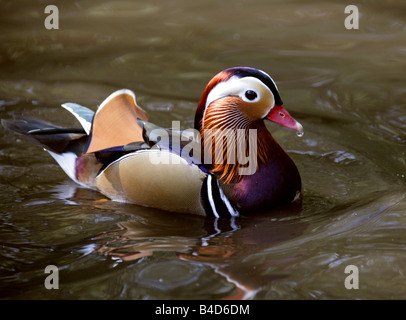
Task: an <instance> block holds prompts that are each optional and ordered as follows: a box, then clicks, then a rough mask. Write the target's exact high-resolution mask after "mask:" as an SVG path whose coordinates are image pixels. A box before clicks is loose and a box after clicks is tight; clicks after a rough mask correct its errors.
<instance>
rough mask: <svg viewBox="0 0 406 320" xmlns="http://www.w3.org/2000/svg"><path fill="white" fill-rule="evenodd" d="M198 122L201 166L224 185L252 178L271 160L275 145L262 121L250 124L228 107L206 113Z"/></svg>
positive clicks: (276, 145) (250, 122)
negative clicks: (202, 157)
mask: <svg viewBox="0 0 406 320" xmlns="http://www.w3.org/2000/svg"><path fill="white" fill-rule="evenodd" d="M202 119H204V121H203V120H202V121H201V122H200V129H199V132H200V135H201V139H202V154H203V155H204V160H203V163H204V166H205V167H206V168H207V169H209V170H210V171H211V172H212V173H214V174H216V176H217V177H218V179H219V180H221V181H222V182H223V183H224V184H230V183H238V182H240V181H241V179H243V178H244V177H245V176H250V175H253V174H255V173H256V172H257V171H258V170H259V168H260V167H262V166H266V165H267V163H268V162H269V161H270V160H271V158H272V152H273V149H274V148H275V147H276V148H277V147H278V144H277V143H276V141H275V140H274V139H273V137H272V135H271V133H270V132H269V131H268V129H267V128H266V126H265V123H264V122H263V120H260V121H250V120H249V119H247V118H243V117H242V116H241V115H240V114H239V112H238V111H237V110H233V108H230V106H227V108H224V110H222V109H221V108H218V107H217V108H216V113H214V114H213V113H206V115H205V117H203V118H202Z"/></svg>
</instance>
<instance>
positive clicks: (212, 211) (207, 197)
mask: <svg viewBox="0 0 406 320" xmlns="http://www.w3.org/2000/svg"><path fill="white" fill-rule="evenodd" d="M201 199H202V204H203V207H204V210H205V212H206V215H207V216H208V217H212V218H230V217H238V216H239V213H238V211H237V210H235V209H234V207H233V206H232V205H231V203H230V201H229V200H228V199H227V197H226V196H225V194H224V193H223V190H221V188H220V186H219V183H218V180H217V179H216V178H214V177H213V176H212V175H210V174H209V175H208V176H207V178H206V179H205V180H204V182H203V186H202V191H201Z"/></svg>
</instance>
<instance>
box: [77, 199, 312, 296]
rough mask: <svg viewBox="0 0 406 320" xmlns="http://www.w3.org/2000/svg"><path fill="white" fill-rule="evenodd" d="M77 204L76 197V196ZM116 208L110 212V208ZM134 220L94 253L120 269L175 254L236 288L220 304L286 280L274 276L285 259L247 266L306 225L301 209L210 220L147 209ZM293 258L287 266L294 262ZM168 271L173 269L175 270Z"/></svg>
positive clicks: (102, 239)
mask: <svg viewBox="0 0 406 320" xmlns="http://www.w3.org/2000/svg"><path fill="white" fill-rule="evenodd" d="M76 198H77V196H76ZM112 205H113V206H114V207H115V208H111V206H112ZM96 206H97V207H98V208H100V209H103V210H106V209H114V210H117V209H118V208H116V207H117V206H118V207H120V208H119V210H120V212H125V210H130V211H131V212H132V213H134V212H137V210H134V209H136V208H139V207H137V206H135V205H120V204H114V203H112V202H110V201H103V200H102V201H97V203H96ZM142 209H143V210H140V211H141V212H140V213H138V212H137V216H136V219H132V220H130V221H123V222H120V223H118V224H117V227H118V228H117V229H115V230H112V231H106V232H102V233H100V234H98V235H97V236H95V237H94V238H93V239H92V240H93V241H94V242H95V247H96V249H95V250H96V251H97V252H98V253H100V254H103V255H106V256H109V257H112V258H113V259H115V260H116V261H118V263H126V262H134V261H139V262H140V263H142V261H141V260H142V259H149V258H152V257H151V256H153V255H154V254H159V253H162V252H172V253H174V254H175V256H176V258H175V259H177V260H178V261H183V262H186V263H188V262H190V263H191V264H196V265H204V266H206V267H210V268H212V269H213V270H214V272H215V273H217V274H219V275H220V276H221V277H223V278H224V279H225V280H226V281H227V282H228V283H230V284H232V286H233V287H234V290H232V292H231V293H229V294H227V295H226V296H224V297H222V299H252V298H253V297H254V296H255V295H256V293H257V292H258V291H259V290H260V289H261V287H262V286H264V285H267V284H269V283H270V282H271V281H273V280H275V279H279V278H283V277H285V276H286V274H281V273H279V274H270V272H269V270H270V269H273V266H275V267H276V266H278V265H280V264H283V263H285V262H287V261H286V255H284V258H283V259H282V260H283V261H281V259H278V258H275V260H273V259H272V260H268V259H267V261H263V258H259V261H261V262H260V263H255V262H252V261H251V262H250V261H246V260H247V259H246V258H247V257H252V256H253V255H254V256H255V254H258V256H261V254H262V253H263V252H266V254H265V255H264V256H265V257H269V253H268V250H272V247H274V246H276V245H279V244H282V243H283V242H285V241H289V240H292V239H294V238H296V237H298V236H300V235H301V234H302V233H303V231H304V230H305V228H306V226H307V224H306V222H304V221H302V220H301V219H300V211H301V210H300V204H296V205H290V206H287V207H282V208H280V209H279V210H276V212H275V210H274V211H273V212H272V214H269V215H267V214H264V213H261V214H258V215H255V214H254V215H251V216H250V217H249V218H247V217H239V218H233V219H209V218H203V217H198V216H192V215H176V216H172V217H170V216H169V215H168V213H167V212H162V211H159V210H155V209H145V208H142ZM297 258H298V257H296V256H292V257H290V258H289V259H288V260H289V261H290V260H295V259H297ZM169 267H173V266H172V265H171V266H169Z"/></svg>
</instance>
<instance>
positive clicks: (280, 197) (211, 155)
mask: <svg viewBox="0 0 406 320" xmlns="http://www.w3.org/2000/svg"><path fill="white" fill-rule="evenodd" d="M62 107H64V108H65V109H66V110H68V111H69V112H70V113H71V114H72V115H73V116H74V117H76V119H77V120H78V121H79V123H80V124H81V128H62V127H59V126H55V125H53V124H50V123H48V122H45V121H42V120H38V119H33V118H31V119H13V120H2V123H3V126H5V127H6V128H8V129H10V130H12V131H15V132H17V133H19V134H21V135H23V136H24V137H25V138H27V139H29V140H30V141H32V142H34V143H36V144H38V145H40V146H42V147H43V148H44V149H45V150H46V151H48V152H49V153H50V154H51V156H52V157H53V158H54V159H55V160H56V161H57V162H58V164H59V165H60V166H61V168H62V169H63V170H64V171H65V172H66V174H67V175H68V176H69V177H70V178H71V179H72V180H74V181H75V182H77V183H78V184H80V185H82V186H84V187H87V188H92V189H95V190H98V191H99V192H101V193H102V194H104V195H105V196H107V197H108V198H110V199H112V200H116V201H121V202H131V203H135V204H138V205H142V206H147V207H154V208H159V209H163V210H166V211H171V212H184V213H194V214H199V215H206V216H209V217H214V218H220V217H235V216H238V215H240V214H248V213H251V212H254V211H259V210H269V209H272V208H273V207H275V206H278V205H282V204H288V203H290V202H292V201H293V200H295V199H297V198H298V196H300V192H301V178H300V174H299V172H298V169H297V167H296V165H295V164H294V162H293V161H292V159H291V158H290V157H289V156H288V155H287V154H286V152H285V151H284V150H283V149H282V147H281V146H280V145H279V144H278V143H277V142H276V141H275V140H274V138H273V137H272V135H271V133H270V132H269V131H268V129H267V128H266V126H265V123H264V120H265V119H267V120H270V121H272V122H275V123H277V124H280V125H282V126H285V127H287V128H290V129H293V130H296V131H297V132H298V133H302V132H303V127H302V126H301V125H300V123H299V122H297V121H296V120H295V119H294V118H292V117H291V116H290V115H289V113H288V112H287V111H286V109H285V108H284V106H283V103H282V99H281V97H280V95H279V92H278V88H277V86H276V84H275V82H274V80H273V79H272V78H271V77H270V76H269V75H268V74H267V73H265V72H263V71H260V70H257V69H254V68H248V67H235V68H230V69H227V70H224V71H222V72H220V73H218V74H217V75H216V76H214V77H213V78H212V79H211V80H210V82H209V83H208V85H207V87H206V88H205V90H204V91H203V94H202V97H201V99H200V102H199V104H198V106H197V109H196V113H195V118H194V129H193V130H180V128H178V127H176V128H171V129H163V128H160V127H158V126H156V125H154V124H152V123H151V122H148V115H147V113H146V112H145V111H144V110H143V109H142V108H141V107H139V106H138V105H137V103H136V99H135V95H134V93H133V92H132V91H131V90H128V89H122V90H118V91H116V92H114V93H113V94H111V95H110V96H109V97H107V98H106V99H105V100H104V101H103V102H102V104H101V105H100V106H99V107H98V109H97V111H96V112H93V111H92V110H90V109H88V108H86V107H83V106H81V105H78V104H75V103H65V104H62Z"/></svg>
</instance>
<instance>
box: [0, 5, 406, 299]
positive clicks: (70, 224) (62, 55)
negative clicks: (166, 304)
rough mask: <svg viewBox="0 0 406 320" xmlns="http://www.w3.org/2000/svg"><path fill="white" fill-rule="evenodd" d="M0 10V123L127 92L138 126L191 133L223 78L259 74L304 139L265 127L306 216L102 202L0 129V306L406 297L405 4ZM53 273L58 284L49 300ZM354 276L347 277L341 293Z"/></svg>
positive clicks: (53, 118) (55, 113)
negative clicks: (247, 70) (213, 82)
mask: <svg viewBox="0 0 406 320" xmlns="http://www.w3.org/2000/svg"><path fill="white" fill-rule="evenodd" d="M55 4H56V5H57V6H58V8H59V14H60V21H59V30H47V29H45V27H44V19H45V18H46V16H47V15H46V14H44V8H45V3H44V2H42V1H0V14H1V19H0V39H1V41H0V117H1V118H10V117H12V116H13V115H16V114H23V115H31V116H35V117H40V118H44V119H47V120H48V121H50V122H56V123H61V124H62V125H74V124H75V120H74V119H72V118H70V117H69V116H68V114H67V113H66V112H65V111H64V110H63V109H62V108H60V107H59V105H60V104H61V103H64V102H77V103H80V104H82V105H86V106H89V107H91V108H93V109H95V108H96V106H97V105H98V104H100V103H101V102H102V100H103V99H104V98H105V97H107V96H108V95H109V94H110V93H112V92H113V91H115V90H117V89H120V88H129V89H132V90H133V91H134V92H135V93H136V95H137V101H138V102H139V104H140V105H141V106H142V107H143V108H144V109H146V110H147V111H148V113H149V114H150V119H151V120H152V121H153V122H154V123H156V124H159V125H162V126H170V125H171V123H172V121H176V120H177V121H180V122H181V125H182V127H183V128H191V127H192V126H193V116H194V110H195V107H196V105H197V103H198V101H199V99H200V96H201V93H202V91H203V89H204V87H205V85H206V83H207V82H208V81H209V80H210V78H211V77H212V76H213V75H214V74H216V73H217V72H219V71H221V70H223V69H225V68H228V67H232V66H239V65H245V66H252V67H257V68H260V69H262V70H264V71H266V72H267V73H269V74H270V75H272V76H273V78H274V79H275V80H276V82H277V84H278V87H279V90H280V92H281V96H282V99H283V101H284V105H285V107H286V109H287V110H288V111H289V113H290V114H291V115H292V116H294V117H295V118H296V119H297V120H298V121H299V122H300V123H301V124H302V125H303V126H304V128H305V131H306V134H305V135H304V136H303V137H301V138H298V137H297V136H296V135H295V133H294V132H293V131H290V130H287V129H285V128H282V127H280V126H277V125H274V124H269V125H268V127H269V129H270V131H271V132H272V134H273V136H274V137H275V139H276V140H277V141H278V142H279V143H280V144H281V145H282V146H283V148H284V149H285V150H286V151H287V152H288V153H289V154H290V155H291V157H292V158H293V159H294V161H295V162H296V164H297V166H298V168H299V171H300V172H301V175H302V180H303V193H304V197H303V203H302V205H301V207H284V208H278V209H276V210H273V211H271V212H269V213H263V214H257V213H253V214H252V215H250V216H247V217H241V218H239V219H235V220H231V221H213V220H206V219H204V218H201V217H195V216H190V215H181V214H169V213H166V212H162V211H159V210H153V209H148V208H142V207H138V206H135V205H128V204H120V203H114V202H111V201H109V200H108V199H106V198H105V197H103V196H102V195H100V194H99V193H97V192H94V191H90V190H85V189H81V188H77V187H76V186H75V185H74V184H73V183H71V182H70V181H69V180H68V178H67V177H66V176H65V174H64V173H63V172H62V171H61V170H60V169H59V167H58V166H57V165H56V164H55V163H54V162H53V160H52V159H51V157H50V156H48V155H47V154H46V153H45V152H43V151H42V150H41V149H40V148H38V147H36V146H33V145H30V144H29V143H27V142H25V141H23V140H21V139H20V138H19V137H17V136H15V135H13V134H12V133H10V132H8V131H6V130H4V129H3V128H0V132H1V138H0V139H1V140H0V190H1V194H0V220H1V222H0V242H1V249H0V255H1V256H0V288H1V289H0V297H1V298H3V299H86V298H87V299H184V298H185V299H223V298H236V299H405V298H406V281H405V274H406V251H405V244H406V232H405V231H406V227H405V226H406V199H405V179H406V163H405V162H406V161H405V145H406V113H405V111H406V105H405V101H406V89H405V88H406V87H405V76H404V70H406V46H405V41H404V40H405V39H406V37H405V36H406V23H405V12H406V10H405V9H406V5H405V3H404V2H403V1H359V2H357V5H358V8H359V11H360V21H359V23H360V25H359V27H360V28H359V30H347V29H346V28H345V27H344V19H345V18H346V16H347V15H346V14H344V8H345V6H344V5H343V4H342V2H341V1H329V2H325V1H307V2H303V1H294V0H292V1H265V0H255V1H242V0H240V1H234V2H233V3H228V2H222V1H220V2H219V1H211V0H209V1H204V2H203V1H201V2H196V1H193V2H191V1H185V0H174V1H165V2H163V1H137V2H134V1H103V2H100V1H91V0H88V1H76V2H62V1H61V2H58V1H56V2H55ZM47 265H55V266H57V267H58V269H59V289H58V290H47V289H46V288H45V287H44V280H45V278H46V276H47V274H45V273H44V270H45V267H46V266H47ZM348 265H354V266H356V267H357V268H358V271H359V289H358V290H357V289H352V290H349V289H347V288H346V287H345V283H344V282H345V280H346V278H347V277H348V276H349V275H350V274H348V273H345V268H346V267H347V266H348Z"/></svg>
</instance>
